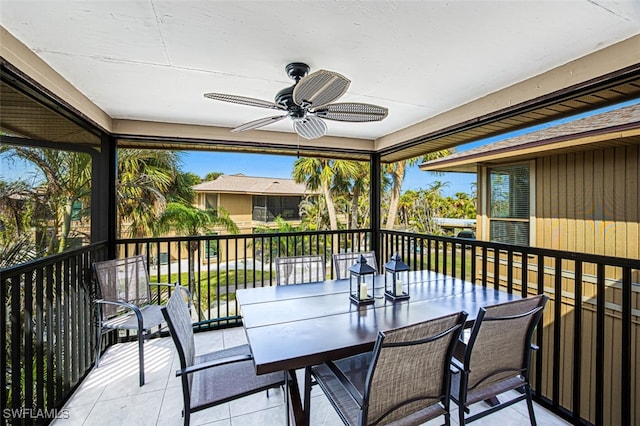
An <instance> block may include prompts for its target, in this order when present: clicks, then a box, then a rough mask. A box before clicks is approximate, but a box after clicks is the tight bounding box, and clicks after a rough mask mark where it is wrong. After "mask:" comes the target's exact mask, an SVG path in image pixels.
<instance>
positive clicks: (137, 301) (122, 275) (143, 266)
mask: <svg viewBox="0 0 640 426" xmlns="http://www.w3.org/2000/svg"><path fill="white" fill-rule="evenodd" d="M93 273H94V275H95V277H96V280H97V281H98V285H99V286H100V297H101V298H102V299H104V300H112V301H125V302H128V303H131V304H133V305H136V306H144V305H148V304H150V303H151V291H150V290H149V272H148V271H147V262H146V258H145V257H144V255H138V256H132V257H126V258H124V259H115V260H106V261H103V262H95V263H94V264H93ZM101 308H102V317H103V319H106V318H111V317H113V316H115V315H118V313H119V311H120V310H121V309H122V308H121V307H119V306H116V305H111V304H103V305H102V307H101Z"/></svg>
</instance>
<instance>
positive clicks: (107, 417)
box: [86, 390, 164, 426]
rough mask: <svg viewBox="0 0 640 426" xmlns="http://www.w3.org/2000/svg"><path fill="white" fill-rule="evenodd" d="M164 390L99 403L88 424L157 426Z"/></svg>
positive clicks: (88, 418) (88, 419)
mask: <svg viewBox="0 0 640 426" xmlns="http://www.w3.org/2000/svg"><path fill="white" fill-rule="evenodd" d="M163 394H164V390H159V391H155V392H148V393H144V394H139V395H133V396H129V397H125V398H118V399H113V400H109V401H100V402H98V403H97V404H96V405H95V406H94V408H93V410H92V411H91V413H90V414H89V416H88V417H87V420H86V424H87V425H92V426H101V425H114V424H120V425H136V426H146V425H150V426H151V425H155V424H156V423H157V421H158V416H159V414H160V408H161V405H162V395H163Z"/></svg>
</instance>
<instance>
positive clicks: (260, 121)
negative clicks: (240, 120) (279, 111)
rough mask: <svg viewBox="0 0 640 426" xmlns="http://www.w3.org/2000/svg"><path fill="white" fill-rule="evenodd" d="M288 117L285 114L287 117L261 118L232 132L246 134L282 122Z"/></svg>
mask: <svg viewBox="0 0 640 426" xmlns="http://www.w3.org/2000/svg"><path fill="white" fill-rule="evenodd" d="M286 116H287V115H286V114H285V115H276V116H273V117H265V118H260V119H258V120H253V121H250V122H248V123H244V124H243V125H242V126H238V127H236V128H235V129H232V130H231V131H232V132H234V133H237V132H244V131H245V130H252V129H257V128H258V127H262V126H266V125H267V124H271V123H275V122H277V121H280V120H282V119H283V118H285V117H286Z"/></svg>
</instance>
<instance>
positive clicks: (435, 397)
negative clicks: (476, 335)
mask: <svg viewBox="0 0 640 426" xmlns="http://www.w3.org/2000/svg"><path fill="white" fill-rule="evenodd" d="M466 318H467V314H466V312H459V313H456V314H452V315H448V316H444V317H441V318H436V319H433V320H430V321H425V322H422V323H418V324H414V325H411V326H407V327H402V328H397V329H394V330H389V331H385V332H380V333H379V334H378V338H377V340H376V344H375V347H374V350H373V352H369V353H366V354H362V355H358V356H355V357H350V358H344V359H342V360H339V361H335V362H329V363H326V364H322V365H319V366H315V367H311V373H312V375H313V376H314V377H315V378H316V380H317V382H318V384H319V385H320V387H321V388H322V390H323V391H324V393H325V394H326V395H327V398H328V399H329V401H330V402H331V404H332V405H333V407H334V408H335V409H336V411H337V413H338V415H339V416H340V418H341V419H342V421H343V422H344V423H345V424H346V425H361V426H364V425H370V424H376V425H383V424H389V423H393V424H402V425H418V424H422V423H424V422H426V421H428V420H430V419H434V418H436V417H439V416H444V420H445V424H447V425H448V424H450V415H449V383H450V380H449V379H450V373H451V369H450V367H449V366H450V362H451V357H452V354H453V350H454V347H455V345H456V341H457V340H458V337H459V336H460V332H461V331H462V328H463V326H464V323H465V321H466Z"/></svg>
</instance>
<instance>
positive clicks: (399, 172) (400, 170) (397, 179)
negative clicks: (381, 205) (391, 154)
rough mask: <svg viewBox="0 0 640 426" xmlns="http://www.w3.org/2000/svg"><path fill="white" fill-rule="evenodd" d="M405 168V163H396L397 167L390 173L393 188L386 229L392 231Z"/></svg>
mask: <svg viewBox="0 0 640 426" xmlns="http://www.w3.org/2000/svg"><path fill="white" fill-rule="evenodd" d="M406 167H407V162H406V161H398V167H397V168H396V169H395V171H394V172H393V173H392V176H393V188H391V198H390V199H389V213H388V215H387V223H386V225H385V228H386V229H393V225H394V224H395V223H396V216H397V215H398V205H399V203H400V190H401V189H402V181H404V174H405V170H406Z"/></svg>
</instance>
